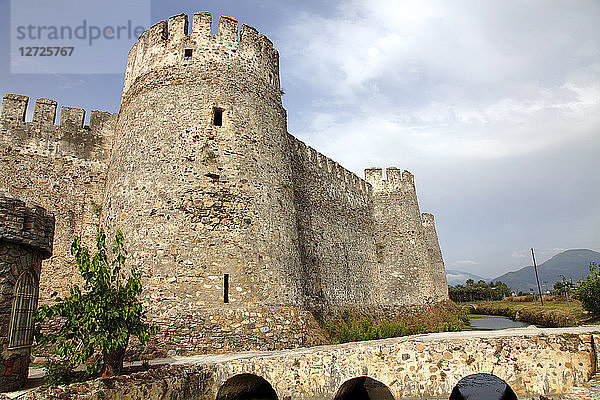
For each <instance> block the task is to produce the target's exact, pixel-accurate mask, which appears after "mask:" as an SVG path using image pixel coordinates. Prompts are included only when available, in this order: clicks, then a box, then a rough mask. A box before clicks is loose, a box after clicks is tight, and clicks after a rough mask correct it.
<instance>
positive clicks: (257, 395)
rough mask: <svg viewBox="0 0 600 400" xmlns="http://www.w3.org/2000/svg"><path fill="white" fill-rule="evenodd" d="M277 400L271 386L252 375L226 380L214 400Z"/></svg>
mask: <svg viewBox="0 0 600 400" xmlns="http://www.w3.org/2000/svg"><path fill="white" fill-rule="evenodd" d="M248 399H261V400H278V398H277V393H275V390H274V389H273V386H271V384H270V383H269V382H268V381H267V380H266V379H264V378H261V377H260V376H258V375H254V374H238V375H234V376H232V377H231V378H229V379H227V380H226V381H225V383H224V384H223V385H222V386H221V387H220V388H219V391H218V392H217V397H216V400H248Z"/></svg>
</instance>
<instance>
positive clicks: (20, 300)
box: [9, 272, 38, 348]
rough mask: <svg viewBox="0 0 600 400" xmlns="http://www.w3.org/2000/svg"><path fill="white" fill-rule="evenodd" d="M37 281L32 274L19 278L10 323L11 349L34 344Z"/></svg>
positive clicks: (27, 273) (28, 273)
mask: <svg viewBox="0 0 600 400" xmlns="http://www.w3.org/2000/svg"><path fill="white" fill-rule="evenodd" d="M37 298H38V287H37V281H36V279H35V277H34V275H33V274H32V273H31V272H25V273H24V274H23V275H21V277H20V278H19V280H18V282H17V287H16V291H15V299H14V303H13V310H12V318H11V323H10V330H9V332H10V334H9V336H10V338H9V347H10V348H18V347H29V346H31V344H32V343H33V327H34V322H33V314H34V312H35V309H36V307H37Z"/></svg>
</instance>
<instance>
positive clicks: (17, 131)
mask: <svg viewBox="0 0 600 400" xmlns="http://www.w3.org/2000/svg"><path fill="white" fill-rule="evenodd" d="M28 103H29V97H27V96H23V95H17V94H7V95H5V96H4V98H3V100H2V110H1V111H0V129H1V130H2V137H1V138H0V142H1V143H11V144H13V145H16V146H17V147H23V148H28V149H30V150H32V151H34V152H36V153H42V154H47V155H51V154H52V155H61V154H62V155H70V156H74V157H79V158H84V159H93V160H103V159H106V158H107V156H108V152H109V150H110V145H111V144H112V138H113V135H114V126H115V123H116V120H117V114H113V113H109V112H104V111H97V110H92V111H91V113H90V124H89V125H84V121H85V110H84V109H82V108H73V107H66V106H63V107H61V109H60V122H59V124H58V125H55V121H56V110H57V106H58V103H57V102H56V101H54V100H51V99H45V98H39V99H37V100H36V102H35V106H34V109H33V117H32V120H31V121H26V120H25V115H26V114H27V106H28Z"/></svg>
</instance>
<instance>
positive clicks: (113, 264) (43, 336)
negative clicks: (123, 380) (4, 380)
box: [36, 229, 158, 378]
mask: <svg viewBox="0 0 600 400" xmlns="http://www.w3.org/2000/svg"><path fill="white" fill-rule="evenodd" d="M123 244H124V240H123V234H122V233H121V232H117V234H116V235H115V240H114V242H113V248H112V260H109V258H108V254H107V253H108V251H107V247H106V236H105V234H104V231H103V230H102V229H100V230H99V231H98V235H97V237H96V252H95V254H94V255H93V256H92V255H90V252H89V250H88V249H87V247H85V246H83V245H82V244H81V237H76V238H75V239H74V240H73V244H72V245H71V254H73V255H74V256H75V262H76V264H77V267H78V269H79V272H80V273H81V275H82V277H83V280H84V281H85V283H84V285H83V290H82V289H80V288H79V286H77V285H74V286H72V287H71V289H70V293H69V296H68V297H67V298H64V299H61V298H59V297H56V295H57V294H56V293H54V294H53V295H52V297H55V301H56V303H55V304H53V305H50V306H49V305H42V306H40V307H39V308H38V311H37V314H36V322H38V323H37V324H36V340H37V342H38V343H39V344H40V345H42V346H48V345H50V346H51V347H52V349H53V352H54V353H56V355H58V356H59V357H61V358H63V359H66V360H69V361H70V362H71V363H72V364H73V365H77V364H84V363H85V364H87V372H88V374H90V375H93V374H97V373H99V372H101V373H102V376H103V377H104V378H106V377H110V376H114V375H118V374H119V373H121V370H122V368H123V358H124V356H125V350H126V349H127V345H128V343H129V338H130V337H131V336H135V337H137V338H138V339H139V341H140V343H141V344H145V343H147V342H148V340H149V339H150V335H152V334H154V333H156V332H157V331H158V327H157V326H155V325H152V324H150V323H148V322H147V320H146V316H145V312H144V311H143V309H142V303H141V302H140V300H139V299H138V297H139V295H140V294H141V293H142V285H141V273H140V272H139V271H138V270H137V269H136V268H135V267H132V268H131V269H130V271H129V273H128V274H126V273H125V258H126V255H127V253H126V251H125V249H124V245H123ZM45 320H57V321H60V327H59V329H57V330H56V331H52V332H49V333H42V332H41V329H40V328H41V327H40V323H41V322H43V321H45Z"/></svg>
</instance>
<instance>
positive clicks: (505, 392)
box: [450, 373, 517, 400]
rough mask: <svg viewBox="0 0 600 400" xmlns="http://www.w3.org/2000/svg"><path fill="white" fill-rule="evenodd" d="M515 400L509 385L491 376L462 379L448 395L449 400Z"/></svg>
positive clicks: (481, 374)
mask: <svg viewBox="0 0 600 400" xmlns="http://www.w3.org/2000/svg"><path fill="white" fill-rule="evenodd" d="M484 399H485V400H517V395H516V394H515V392H514V391H513V390H512V388H511V387H510V385H509V384H508V383H506V382H505V381H504V380H502V379H500V378H499V377H497V376H496V375H493V374H485V373H479V374H471V375H467V376H465V377H464V378H462V379H461V380H460V381H458V383H457V384H456V386H454V389H452V393H451V394H450V400H484Z"/></svg>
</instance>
